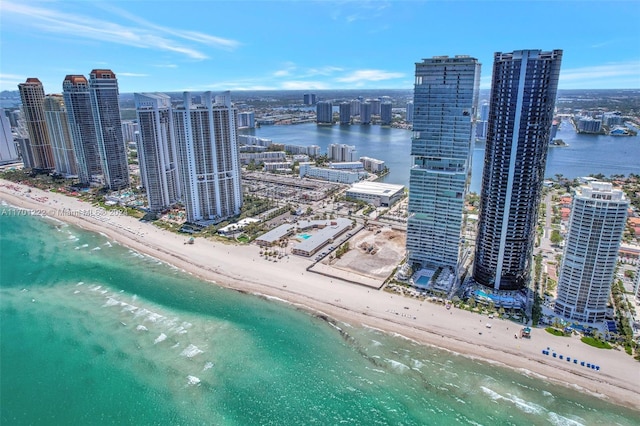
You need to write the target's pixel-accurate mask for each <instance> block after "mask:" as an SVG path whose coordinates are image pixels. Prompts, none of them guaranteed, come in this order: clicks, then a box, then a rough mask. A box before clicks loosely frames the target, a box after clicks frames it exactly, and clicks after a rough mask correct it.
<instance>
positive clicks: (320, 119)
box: [316, 101, 333, 124]
mask: <svg viewBox="0 0 640 426" xmlns="http://www.w3.org/2000/svg"><path fill="white" fill-rule="evenodd" d="M316 123H318V124H333V104H332V103H331V101H320V102H318V103H317V104H316Z"/></svg>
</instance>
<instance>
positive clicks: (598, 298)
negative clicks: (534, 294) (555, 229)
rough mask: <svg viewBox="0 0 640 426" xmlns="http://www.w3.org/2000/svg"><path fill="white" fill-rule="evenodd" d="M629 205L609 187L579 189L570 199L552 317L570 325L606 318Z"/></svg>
mask: <svg viewBox="0 0 640 426" xmlns="http://www.w3.org/2000/svg"><path fill="white" fill-rule="evenodd" d="M628 208H629V200H627V199H626V197H625V196H624V193H623V192H622V191H621V190H619V189H613V186H612V185H611V184H610V183H606V182H592V183H591V184H588V185H586V186H582V187H581V188H580V189H579V190H578V192H577V194H576V196H575V197H574V199H573V206H572V209H571V216H570V219H569V232H568V234H567V238H566V240H565V249H564V255H563V258H562V259H563V260H562V266H561V268H560V274H559V278H558V298H557V300H556V304H555V313H556V314H558V315H561V316H563V317H565V318H569V319H572V320H575V321H580V322H586V323H592V322H597V321H602V320H604V319H605V314H606V311H607V302H608V300H609V293H610V291H611V283H612V281H613V278H614V272H615V267H616V261H617V258H618V249H619V247H620V241H621V239H622V234H623V232H624V228H625V225H626V220H627V209H628Z"/></svg>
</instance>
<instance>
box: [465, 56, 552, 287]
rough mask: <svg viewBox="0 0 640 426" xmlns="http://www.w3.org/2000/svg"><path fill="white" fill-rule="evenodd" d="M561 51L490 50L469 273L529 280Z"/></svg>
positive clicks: (504, 280) (499, 280)
mask: <svg viewBox="0 0 640 426" xmlns="http://www.w3.org/2000/svg"><path fill="white" fill-rule="evenodd" d="M561 59H562V51H561V50H553V51H550V52H543V51H540V50H517V51H514V52H512V53H501V52H498V53H496V54H495V58H494V64H493V76H492V83H491V95H490V102H489V119H488V121H489V125H488V129H487V144H486V152H485V158H484V170H483V175H482V191H481V198H480V220H479V223H478V234H477V242H476V254H475V263H474V270H473V278H474V280H475V281H476V282H478V283H480V284H482V285H485V286H489V287H493V288H494V289H496V290H517V289H521V288H524V287H525V286H526V285H527V284H528V283H529V276H530V269H531V265H530V263H531V257H532V250H533V243H534V237H535V228H536V222H537V218H538V206H539V203H540V194H541V191H542V182H543V179H544V169H545V164H546V159H547V147H548V145H549V129H550V128H551V122H552V120H553V109H554V104H555V99H556V92H557V88H558V77H559V75H560V62H561Z"/></svg>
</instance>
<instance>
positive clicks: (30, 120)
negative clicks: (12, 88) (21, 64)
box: [18, 78, 55, 171]
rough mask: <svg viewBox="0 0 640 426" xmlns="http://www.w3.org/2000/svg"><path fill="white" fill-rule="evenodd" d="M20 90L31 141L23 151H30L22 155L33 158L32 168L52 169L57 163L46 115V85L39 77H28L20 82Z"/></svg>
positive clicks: (25, 145) (24, 145)
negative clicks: (44, 85) (54, 158)
mask: <svg viewBox="0 0 640 426" xmlns="http://www.w3.org/2000/svg"><path fill="white" fill-rule="evenodd" d="M18 90H19V91H20V99H21V100H22V112H23V113H24V119H25V122H26V124H27V133H28V134H29V142H30V143H29V144H23V145H22V147H23V148H22V150H23V151H24V150H29V151H30V152H28V153H25V152H23V153H22V156H23V157H25V156H26V157H29V158H32V159H33V163H32V164H31V167H32V168H34V169H37V170H46V171H52V170H53V169H54V168H55V163H54V160H53V150H52V149H51V141H50V140H49V131H48V130H47V122H46V119H45V115H44V87H43V86H42V83H41V82H40V80H38V79H37V78H27V81H26V82H25V83H20V84H18Z"/></svg>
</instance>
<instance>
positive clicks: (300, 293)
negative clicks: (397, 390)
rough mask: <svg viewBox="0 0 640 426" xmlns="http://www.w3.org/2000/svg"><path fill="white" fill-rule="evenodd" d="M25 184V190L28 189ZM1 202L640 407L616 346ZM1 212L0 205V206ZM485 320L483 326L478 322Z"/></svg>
mask: <svg viewBox="0 0 640 426" xmlns="http://www.w3.org/2000/svg"><path fill="white" fill-rule="evenodd" d="M29 190H30V191H29ZM0 199H2V200H3V201H5V202H6V203H8V204H10V205H13V206H17V207H21V208H24V209H28V210H31V214H37V215H47V216H51V217H54V218H56V219H58V220H61V221H64V222H67V223H70V224H74V225H77V226H80V227H82V228H84V229H87V230H90V231H95V232H101V233H103V234H105V235H107V236H108V238H110V239H111V240H113V241H116V242H118V243H120V244H122V245H125V246H127V247H130V248H132V249H134V250H137V251H139V252H141V253H145V254H148V255H150V256H153V257H155V258H157V259H159V260H162V261H164V262H166V263H169V264H171V265H174V266H176V267H178V268H181V269H183V270H185V271H187V272H190V273H192V274H193V275H196V276H198V277H200V278H202V279H204V280H207V281H212V282H215V283H216V284H217V285H220V286H224V287H228V288H232V289H235V290H238V291H243V292H249V293H255V294H261V295H265V296H270V297H276V298H280V299H283V300H286V301H287V302H289V303H291V304H293V305H295V306H297V307H299V308H301V309H305V310H309V311H311V312H313V313H315V314H316V315H320V316H323V317H327V318H330V319H333V320H337V321H344V322H346V323H349V324H353V325H365V326H368V327H373V328H377V329H381V330H384V331H386V332H389V333H396V334H399V335H402V336H404V337H406V338H409V339H413V340H415V341H417V342H420V343H422V344H426V345H433V346H436V347H440V348H444V349H448V350H451V351H454V352H456V353H459V354H462V355H466V356H470V357H475V358H479V359H484V360H487V361H490V362H495V363H498V364H501V365H504V366H508V367H511V368H515V369H518V370H519V371H521V372H522V374H527V375H538V376H543V377H545V378H546V379H547V380H551V381H553V382H555V383H558V384H562V385H564V386H568V387H572V388H575V389H577V390H579V391H582V392H588V393H591V394H593V395H596V396H599V397H601V398H604V399H606V400H608V401H609V402H612V403H615V404H619V405H624V406H627V407H630V408H633V409H638V407H640V364H639V363H638V362H637V361H635V360H634V359H633V358H632V357H630V356H629V355H627V354H626V353H625V352H624V351H618V350H601V349H596V348H593V347H591V346H588V345H586V344H584V343H582V342H580V340H579V339H578V338H577V337H571V338H567V337H556V336H552V335H551V334H549V333H547V332H545V331H544V330H543V329H534V330H533V332H532V338H531V339H516V338H514V334H515V333H517V332H518V331H519V330H520V328H521V326H520V325H519V324H517V323H514V322H511V321H508V320H501V319H495V318H494V319H488V317H487V316H484V315H479V314H475V313H471V312H467V311H462V310H459V309H455V308H452V309H450V310H447V309H446V308H445V307H444V306H442V305H439V304H433V303H429V302H426V301H419V300H416V299H411V298H408V297H403V296H399V295H394V294H391V293H388V292H384V291H377V290H373V289H370V288H367V287H364V286H361V285H354V284H351V283H348V282H343V281H340V280H338V279H336V278H329V277H326V276H324V275H321V274H317V273H313V272H310V271H307V269H306V268H307V267H308V266H310V262H309V260H307V259H302V258H299V257H296V256H293V255H289V256H288V257H285V258H283V259H281V260H279V261H278V262H271V261H266V260H265V259H263V258H262V257H260V255H259V252H260V248H259V247H257V246H256V245H248V246H247V245H242V246H240V245H232V244H223V243H219V242H212V241H208V240H205V239H202V238H196V240H195V243H194V244H193V245H188V244H185V242H186V241H187V239H188V237H187V236H182V235H177V234H173V233H170V232H168V231H164V230H161V229H159V228H156V227H155V226H154V225H152V224H150V223H143V222H140V221H139V220H137V219H134V218H131V217H128V216H123V215H119V214H114V213H112V212H108V211H104V210H101V209H99V208H96V207H93V206H91V205H89V204H87V203H85V202H82V201H79V200H78V199H76V198H73V197H69V196H66V195H62V194H57V193H52V192H44V191H41V190H38V189H35V188H29V187H27V186H25V185H20V184H15V183H13V182H8V181H5V180H0ZM0 209H2V207H0ZM487 323H490V324H491V328H487V326H486V324H487ZM547 348H550V350H551V352H556V353H557V354H562V355H564V356H565V357H567V356H569V357H571V358H572V359H578V360H580V361H585V362H589V363H591V364H595V365H598V366H600V370H599V371H596V370H593V369H588V368H586V367H582V366H580V364H579V363H578V364H577V365H576V364H574V363H573V362H567V361H566V360H560V359H559V358H553V357H552V356H548V355H543V353H542V350H546V349H547Z"/></svg>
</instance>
